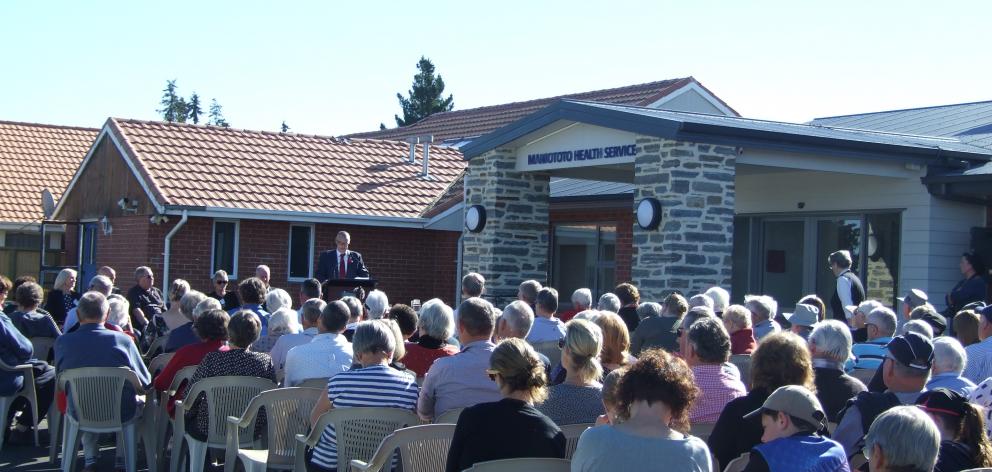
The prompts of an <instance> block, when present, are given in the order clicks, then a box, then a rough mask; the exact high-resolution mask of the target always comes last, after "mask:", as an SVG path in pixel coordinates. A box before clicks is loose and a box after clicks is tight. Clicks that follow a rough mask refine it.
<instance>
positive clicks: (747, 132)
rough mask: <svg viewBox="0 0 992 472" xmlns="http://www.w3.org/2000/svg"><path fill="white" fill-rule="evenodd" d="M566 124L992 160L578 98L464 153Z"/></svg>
mask: <svg viewBox="0 0 992 472" xmlns="http://www.w3.org/2000/svg"><path fill="white" fill-rule="evenodd" d="M560 121H575V122H584V123H589V124H593V125H597V126H603V127H607V128H614V129H619V130H625V131H629V132H633V133H639V134H644V135H648V136H658V137H663V138H666V139H674V140H679V141H691V142H705V143H710V144H717V145H721V144H725V145H730V146H745V147H758V148H769V149H780V150H786V151H793V152H813V153H824V152H826V153H829V154H830V155H835V156H849V157H857V158H868V159H887V160H889V159H895V160H900V161H904V162H912V163H917V164H927V163H929V162H930V161H932V160H933V159H937V158H958V159H966V160H975V161H987V160H989V159H990V157H992V149H988V148H983V147H979V146H974V145H971V144H968V143H965V142H963V141H962V140H961V139H959V138H957V137H943V136H921V135H912V134H905V133H895V132H885V131H872V130H861V129H848V128H839V127H830V126H821V125H811V124H798V123H784V122H777V121H766V120H755V119H748V118H740V117H730V116H717V115H706V114H700V113H689V112H677V111H668V110H658V109H653V108H644V107H637V106H629V105H616V104H607V103H596V102H584V101H576V100H561V101H558V102H555V103H554V104H552V105H549V106H548V107H546V108H544V109H543V110H541V111H538V112H535V113H533V114H531V115H529V116H528V117H526V118H522V119H520V120H518V121H516V122H514V123H512V124H509V125H507V126H504V127H503V128H500V129H498V130H496V131H493V132H492V133H489V134H487V135H485V136H482V137H480V138H478V139H475V140H473V141H472V142H471V143H469V144H468V145H466V146H464V147H463V148H462V152H463V154H464V155H465V157H466V159H468V158H471V157H473V156H476V155H481V154H482V153H484V152H486V151H489V150H491V149H495V148H496V147H499V146H502V145H505V144H507V143H509V142H512V141H514V140H516V139H519V138H523V137H525V136H527V135H528V134H530V133H533V132H536V131H538V130H540V129H541V128H543V127H545V126H548V125H550V124H552V123H555V122H560ZM983 131H984V130H983Z"/></svg>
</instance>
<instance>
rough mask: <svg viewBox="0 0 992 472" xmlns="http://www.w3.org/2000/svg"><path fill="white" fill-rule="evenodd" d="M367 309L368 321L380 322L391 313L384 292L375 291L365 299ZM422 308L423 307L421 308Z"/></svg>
mask: <svg viewBox="0 0 992 472" xmlns="http://www.w3.org/2000/svg"><path fill="white" fill-rule="evenodd" d="M365 308H366V309H367V310H368V319H370V320H378V319H380V318H382V317H383V316H384V315H385V314H386V312H387V311H389V298H388V297H386V292H383V291H382V290H373V291H371V292H369V294H368V296H366V297H365ZM421 308H422V307H421Z"/></svg>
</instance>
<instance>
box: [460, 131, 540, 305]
mask: <svg viewBox="0 0 992 472" xmlns="http://www.w3.org/2000/svg"><path fill="white" fill-rule="evenodd" d="M515 163H516V154H515V151H514V150H512V149H496V150H493V151H490V152H488V153H486V154H483V155H481V156H478V157H475V158H473V159H472V160H471V161H469V166H468V173H467V174H466V182H465V207H466V208H468V207H469V206H472V205H482V206H483V207H484V208H485V209H486V216H487V221H486V226H485V228H484V229H483V230H482V231H481V232H478V233H471V232H469V231H468V230H465V231H464V239H463V241H462V242H463V248H464V250H463V253H462V271H463V274H467V273H469V272H478V273H480V274H482V276H483V277H485V278H486V294H487V298H497V299H505V298H512V297H515V296H516V293H517V287H518V286H519V285H520V283H521V282H523V281H524V280H528V279H536V280H537V281H539V282H541V284H542V285H544V284H547V282H548V280H547V279H548V245H549V239H548V195H549V193H550V188H549V175H548V174H547V173H546V172H518V171H516V170H514V169H515Z"/></svg>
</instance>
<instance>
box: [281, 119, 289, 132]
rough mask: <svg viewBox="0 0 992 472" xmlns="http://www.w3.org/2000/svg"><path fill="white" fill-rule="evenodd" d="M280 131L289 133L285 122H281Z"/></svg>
mask: <svg viewBox="0 0 992 472" xmlns="http://www.w3.org/2000/svg"><path fill="white" fill-rule="evenodd" d="M280 129H281V130H282V132H283V133H286V132H288V131H289V125H287V124H286V120H282V127H281V128H280Z"/></svg>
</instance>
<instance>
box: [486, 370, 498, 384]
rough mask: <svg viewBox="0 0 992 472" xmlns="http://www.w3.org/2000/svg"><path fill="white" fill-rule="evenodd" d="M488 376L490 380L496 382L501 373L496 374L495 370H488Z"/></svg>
mask: <svg viewBox="0 0 992 472" xmlns="http://www.w3.org/2000/svg"><path fill="white" fill-rule="evenodd" d="M486 375H488V376H489V380H492V381H493V382H495V381H496V376H497V375H499V372H496V371H495V370H486Z"/></svg>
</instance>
